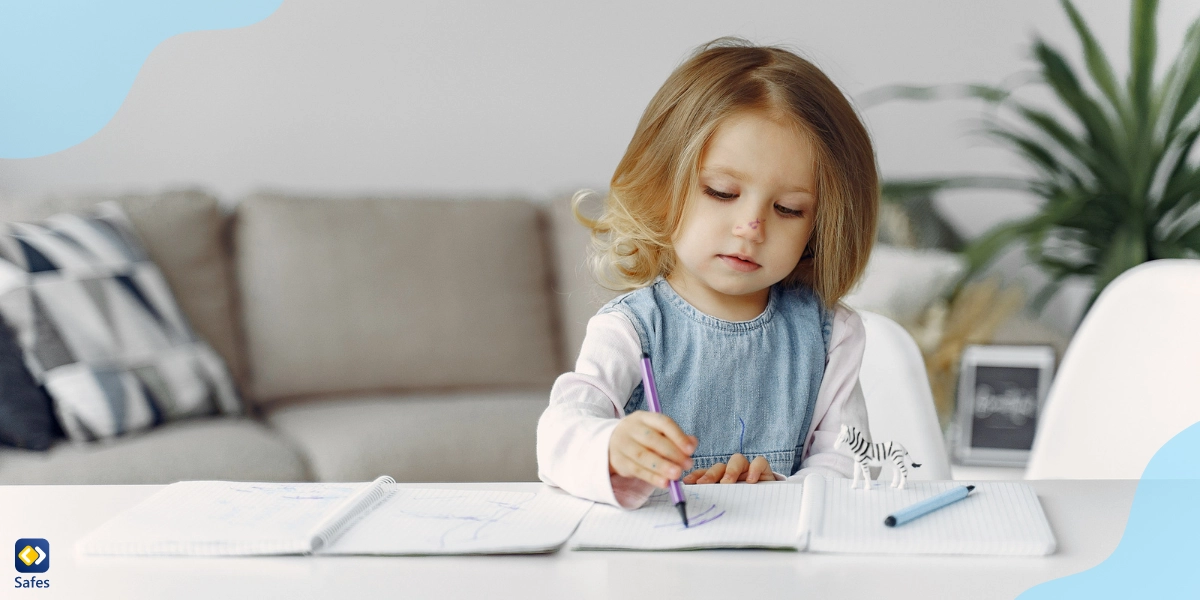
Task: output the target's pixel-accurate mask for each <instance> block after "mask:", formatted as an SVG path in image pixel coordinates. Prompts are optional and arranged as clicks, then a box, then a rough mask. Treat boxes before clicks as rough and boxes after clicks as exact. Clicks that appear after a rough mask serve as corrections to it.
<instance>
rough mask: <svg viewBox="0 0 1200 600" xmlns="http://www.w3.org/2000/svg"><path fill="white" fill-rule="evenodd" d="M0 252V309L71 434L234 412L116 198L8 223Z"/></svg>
mask: <svg viewBox="0 0 1200 600" xmlns="http://www.w3.org/2000/svg"><path fill="white" fill-rule="evenodd" d="M0 258H2V259H3V260H0V311H2V312H3V313H4V317H5V320H7V321H8V322H9V323H11V324H12V325H13V327H14V329H15V330H16V331H17V332H18V335H17V340H18V342H19V343H20V344H21V346H22V347H23V349H24V350H25V362H26V364H27V365H28V366H29V368H30V372H31V373H32V374H33V376H34V378H35V379H36V380H37V381H38V382H39V383H41V384H42V385H43V386H45V389H46V391H47V392H49V394H50V396H51V397H52V398H53V399H54V408H55V412H56V413H57V414H58V420H59V423H60V424H62V427H63V429H64V431H66V433H67V435H68V436H70V437H71V438H72V439H75V440H82V441H87V440H93V439H96V438H105V437H113V436H118V435H122V434H124V433H126V432H129V431H134V430H137V429H144V428H147V427H151V426H154V425H157V424H159V423H161V422H163V421H169V420H174V419H179V418H185V417H192V416H197V415H204V414H211V413H215V412H222V413H236V412H240V410H241V403H240V401H239V399H238V397H237V393H236V391H235V390H234V387H233V383H232V381H231V380H230V378H229V374H228V372H227V371H226V369H225V365H224V364H223V362H222V361H221V359H220V357H219V356H217V355H216V353H214V352H213V350H212V349H211V348H210V347H209V346H208V345H207V344H206V343H205V342H203V341H202V340H199V339H197V338H196V337H195V334H194V333H193V332H192V330H191V328H190V326H189V325H188V323H187V321H186V319H185V318H184V317H183V316H182V314H181V312H180V310H179V307H178V306H177V305H176V303H175V299H174V298H173V296H172V294H171V291H170V288H169V286H168V285H167V283H166V280H165V279H164V277H163V276H162V273H161V272H160V271H159V269H158V267H157V266H156V265H155V264H154V263H153V262H152V261H150V260H149V258H148V256H147V255H146V251H145V249H144V248H143V246H142V244H141V242H140V241H139V240H138V239H137V236H136V234H135V233H134V232H133V228H132V225H131V224H130V223H129V220H128V217H127V216H126V215H125V213H124V211H123V210H122V209H121V208H120V206H119V205H117V204H116V203H111V202H110V203H104V204H100V205H98V206H97V207H96V209H95V211H93V212H89V213H85V214H75V213H62V214H59V215H55V216H52V217H50V218H49V219H47V220H46V221H45V222H42V223H36V224H31V223H19V222H13V223H8V224H7V226H6V228H5V230H4V235H0Z"/></svg>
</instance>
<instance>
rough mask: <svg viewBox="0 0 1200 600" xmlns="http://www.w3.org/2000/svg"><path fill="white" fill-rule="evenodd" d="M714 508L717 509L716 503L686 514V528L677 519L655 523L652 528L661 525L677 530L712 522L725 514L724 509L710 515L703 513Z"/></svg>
mask: <svg viewBox="0 0 1200 600" xmlns="http://www.w3.org/2000/svg"><path fill="white" fill-rule="evenodd" d="M716 510H717V505H716V504H713V505H712V506H709V507H708V508H706V509H704V511H703V512H699V513H696V514H691V515H688V526H687V527H686V528H685V527H684V526H683V523H680V522H679V520H678V519H676V520H672V521H669V522H667V523H662V524H660V525H655V526H654V528H655V529H659V528H661V527H671V528H674V529H679V530H683V529H695V528H697V527H699V526H701V525H704V524H705V523H712V522H713V521H716V520H717V519H720V518H721V517H723V516H725V511H721V512H719V513H717V514H715V515H711V516H707V517H706V516H705V515H709V513H712V512H714V511H716Z"/></svg>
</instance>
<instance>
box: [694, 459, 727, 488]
mask: <svg viewBox="0 0 1200 600" xmlns="http://www.w3.org/2000/svg"><path fill="white" fill-rule="evenodd" d="M723 474H725V463H717V464H715V465H713V466H711V467H709V468H708V471H707V472H706V473H705V474H704V476H703V477H701V478H700V480H699V481H697V482H696V483H716V482H717V481H719V480H720V479H721V475H723Z"/></svg>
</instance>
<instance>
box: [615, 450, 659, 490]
mask: <svg viewBox="0 0 1200 600" xmlns="http://www.w3.org/2000/svg"><path fill="white" fill-rule="evenodd" d="M613 466H614V467H615V468H616V469H617V474H619V475H622V476H624V477H634V478H637V479H641V480H642V481H645V482H646V483H649V484H650V485H652V486H654V487H657V488H665V487H667V483H668V481H669V480H668V479H667V478H666V477H663V476H662V475H659V474H658V473H655V472H654V471H651V470H650V469H647V468H646V467H643V466H642V465H640V464H638V462H637V461H635V460H633V459H632V458H630V457H629V455H626V454H622V455H621V461H620V464H617V465H613Z"/></svg>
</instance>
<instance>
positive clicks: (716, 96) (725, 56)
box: [571, 37, 879, 307]
mask: <svg viewBox="0 0 1200 600" xmlns="http://www.w3.org/2000/svg"><path fill="white" fill-rule="evenodd" d="M749 110H757V111H766V112H768V113H770V114H771V115H773V116H777V117H782V118H783V119H784V120H785V121H786V122H789V123H792V124H794V125H795V126H796V128H797V131H798V132H800V134H801V135H803V136H804V137H805V138H807V139H808V140H809V141H810V142H811V144H812V147H813V150H814V154H815V164H814V179H815V180H816V187H817V189H816V195H817V208H816V222H815V224H814V227H813V233H812V237H811V238H810V240H809V243H808V248H807V249H806V251H805V253H804V257H803V258H801V260H800V262H799V263H798V264H797V265H796V268H795V269H794V270H793V271H792V273H791V274H789V275H788V276H787V277H785V278H784V280H783V282H784V284H785V285H795V284H800V283H802V284H805V285H808V286H809V287H811V288H812V289H813V290H814V291H815V292H816V293H817V295H818V296H819V297H820V298H821V301H822V302H823V303H824V304H825V306H829V307H831V306H833V305H834V304H835V303H837V301H838V300H840V299H841V298H842V297H843V296H844V295H845V294H846V293H847V292H849V291H850V288H851V287H852V286H853V285H854V283H855V281H857V280H858V278H859V276H860V275H861V274H862V272H863V269H864V268H865V267H866V263H867V257H868V255H869V254H870V252H871V244H872V243H873V241H874V239H875V220H876V212H877V211H878V207H879V181H878V176H877V173H876V171H877V169H876V166H875V153H874V151H873V150H872V147H871V140H870V137H869V136H868V135H867V131H866V128H865V127H863V124H862V122H861V121H859V119H858V116H857V115H856V114H855V111H854V109H853V107H851V105H850V103H849V101H847V100H846V98H845V96H843V95H842V93H841V91H839V90H838V88H837V86H836V85H834V84H833V82H832V81H830V80H829V78H828V77H827V76H826V75H825V74H824V73H822V72H821V71H820V70H819V69H818V68H817V67H816V66H814V65H813V64H812V63H810V62H808V61H807V60H805V59H803V58H800V57H799V56H797V55H795V54H794V53H792V52H790V51H788V50H785V49H782V48H777V47H770V46H767V47H763V46H754V45H752V44H750V43H749V42H747V41H746V40H743V39H741V38H729V37H725V38H718V39H716V40H713V41H711V42H709V43H707V44H704V45H702V46H700V47H699V48H698V49H697V50H696V51H695V52H693V53H692V55H691V56H690V57H689V58H688V59H687V60H686V61H685V62H684V63H683V64H681V65H680V66H679V67H678V68H676V69H675V71H674V72H672V73H671V75H670V77H668V78H667V81H666V83H664V84H663V85H662V87H661V88H659V90H658V92H657V93H656V94H655V95H654V98H652V99H651V100H650V104H649V105H648V106H647V107H646V111H645V112H644V113H643V114H642V118H641V120H640V121H639V122H638V126H637V130H636V131H635V132H634V134H633V139H632V140H631V141H630V142H629V147H628V148H627V149H626V150H625V156H624V157H622V158H621V162H620V164H618V165H617V169H616V172H615V173H614V174H613V177H612V181H611V182H610V185H609V190H608V195H607V196H606V197H605V198H604V211H603V213H602V214H601V215H600V216H599V217H598V218H596V219H590V218H588V217H586V216H584V215H583V213H582V212H581V203H582V201H583V200H584V199H585V198H586V197H587V196H589V195H590V194H593V193H594V192H592V191H591V190H581V191H579V192H578V193H576V194H575V196H574V197H573V198H572V201H571V204H572V210H573V212H574V214H575V218H576V219H577V220H578V221H579V222H581V223H583V224H584V225H585V226H586V227H588V228H590V229H591V232H592V234H591V237H592V246H593V250H594V252H593V254H592V256H591V262H592V269H593V270H594V272H595V274H596V277H597V279H598V280H599V281H600V283H601V285H603V286H604V287H607V288H609V289H612V290H617V291H626V290H631V289H635V288H639V287H642V286H645V285H647V284H649V283H650V282H651V281H653V280H654V278H656V277H658V276H659V275H664V276H666V275H669V274H670V273H671V271H672V270H673V269H674V267H675V260H676V259H675V254H674V251H673V250H672V247H671V242H670V240H671V236H672V234H674V232H675V230H676V228H678V226H679V223H680V220H681V219H682V216H683V211H684V203H685V200H686V199H687V197H688V195H689V193H690V191H691V190H692V189H693V188H694V187H696V186H697V185H698V174H699V170H700V160H701V155H702V153H703V151H704V148H705V147H706V145H707V144H708V141H709V140H710V139H711V138H712V136H713V133H714V132H715V131H716V129H717V126H718V125H719V124H720V122H721V121H722V120H724V119H725V118H727V117H729V116H731V115H733V114H735V113H737V112H741V111H749Z"/></svg>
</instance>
